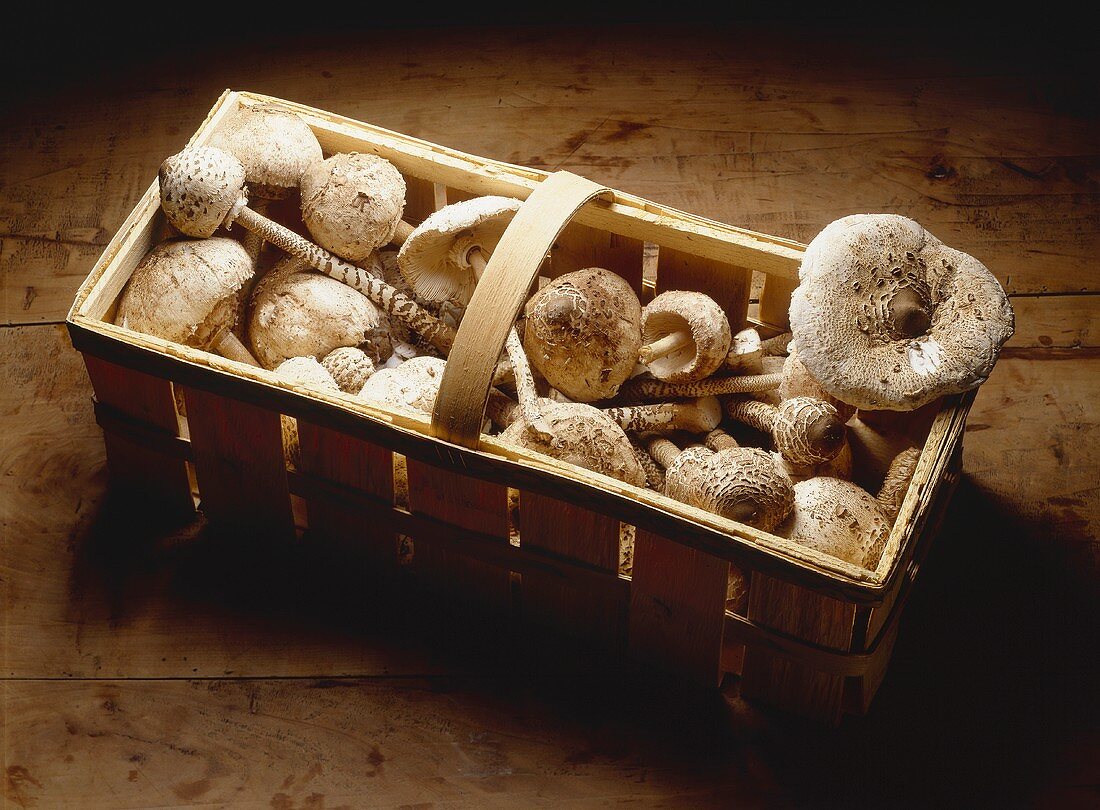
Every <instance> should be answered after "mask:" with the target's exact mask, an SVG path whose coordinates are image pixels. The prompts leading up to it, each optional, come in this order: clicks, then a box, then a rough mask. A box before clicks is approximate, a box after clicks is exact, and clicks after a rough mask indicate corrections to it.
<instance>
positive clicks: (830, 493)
mask: <svg viewBox="0 0 1100 810" xmlns="http://www.w3.org/2000/svg"><path fill="white" fill-rule="evenodd" d="M776 534H778V535H780V536H782V537H787V538H789V539H791V540H793V541H794V542H796V543H799V544H800V545H803V546H806V547H807V548H812V549H816V550H818V551H821V552H823V553H825V554H831V555H832V556H834V557H837V558H839V559H841V560H844V561H845V562H849V563H851V564H852V565H858V566H861V567H863V568H873V567H874V566H876V565H878V560H879V557H881V556H882V550H883V549H884V548H885V547H886V540H887V538H888V537H889V536H890V524H889V523H888V522H887V521H886V519H885V518H884V517H883V515H882V511H881V510H880V509H879V505H878V501H876V500H875V499H874V498H873V497H871V495H870V494H869V493H868V492H867V491H866V490H864V489H862V488H861V487H858V486H856V485H855V484H853V483H851V482H850V481H842V480H841V479H839V478H810V479H808V480H806V481H800V482H799V483H797V484H795V485H794V511H793V512H791V515H790V517H788V518H787V520H785V521H784V522H783V524H782V525H781V526H780V527H779V528H778V529H777V531H776Z"/></svg>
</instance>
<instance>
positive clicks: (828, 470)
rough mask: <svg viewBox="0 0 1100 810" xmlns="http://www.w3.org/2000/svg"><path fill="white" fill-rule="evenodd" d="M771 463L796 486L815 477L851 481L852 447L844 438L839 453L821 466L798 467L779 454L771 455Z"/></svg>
mask: <svg viewBox="0 0 1100 810" xmlns="http://www.w3.org/2000/svg"><path fill="white" fill-rule="evenodd" d="M772 461H774V462H775V466H776V469H778V470H780V471H781V472H783V473H785V474H786V476H787V477H788V478H790V479H791V480H792V481H793V482H794V483H796V484H797V483H798V482H799V481H805V480H806V479H807V478H814V477H816V476H821V477H824V478H843V479H844V480H845V481H851V480H852V446H851V444H849V443H848V440H847V438H845V440H844V444H842V445H841V446H840V452H839V453H837V454H836V455H835V456H833V457H832V458H831V459H829V460H828V461H823V462H822V463H821V464H816V465H814V464H810V465H806V466H799V465H797V464H792V463H791V462H789V461H787V459H785V458H783V454H782V453H779V452H774V453H772Z"/></svg>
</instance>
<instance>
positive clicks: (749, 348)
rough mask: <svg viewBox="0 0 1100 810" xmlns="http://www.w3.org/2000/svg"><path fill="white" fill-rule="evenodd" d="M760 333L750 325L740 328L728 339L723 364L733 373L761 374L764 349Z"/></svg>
mask: <svg viewBox="0 0 1100 810" xmlns="http://www.w3.org/2000/svg"><path fill="white" fill-rule="evenodd" d="M762 345H763V344H762V341H761V340H760V333H759V332H757V331H756V330H755V329H753V328H752V327H751V326H750V327H749V328H748V329H742V330H741V331H740V332H738V333H737V334H736V335H734V336H733V339H732V340H731V341H730V350H729V353H728V354H727V355H726V362H725V366H726V368H727V369H729V370H730V371H732V372H733V373H734V374H762V373H763V371H764V363H763V359H764V350H763V348H762Z"/></svg>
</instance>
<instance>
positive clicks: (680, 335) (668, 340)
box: [638, 330, 695, 365]
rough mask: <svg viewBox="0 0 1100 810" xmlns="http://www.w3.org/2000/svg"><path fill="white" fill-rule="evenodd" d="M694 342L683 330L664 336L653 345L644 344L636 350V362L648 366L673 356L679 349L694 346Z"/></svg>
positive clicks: (688, 333)
mask: <svg viewBox="0 0 1100 810" xmlns="http://www.w3.org/2000/svg"><path fill="white" fill-rule="evenodd" d="M694 343H695V341H694V339H693V338H692V337H691V333H690V332H687V331H685V330H680V331H677V332H672V333H670V334H668V335H665V336H664V337H663V338H661V339H660V340H655V341H653V343H646V344H645V345H643V346H642V348H641V349H639V350H638V360H639V361H640V362H642V363H644V364H645V365H649V364H650V363H652V362H653V361H654V360H657V359H659V358H661V357H668V356H669V355H670V354H675V353H676V352H678V351H680V350H681V349H686V348H687V347H688V346H691V345H692V344H694Z"/></svg>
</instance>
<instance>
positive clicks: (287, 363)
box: [275, 357, 340, 393]
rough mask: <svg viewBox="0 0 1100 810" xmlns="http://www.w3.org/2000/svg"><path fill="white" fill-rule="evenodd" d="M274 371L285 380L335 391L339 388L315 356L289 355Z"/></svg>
mask: <svg viewBox="0 0 1100 810" xmlns="http://www.w3.org/2000/svg"><path fill="white" fill-rule="evenodd" d="M275 373H276V374H277V375H278V376H280V377H282V378H283V379H285V380H290V381H291V382H295V383H298V384H299V385H306V386H309V387H310V388H319V389H321V390H322V391H332V392H333V393H335V392H336V391H339V390H340V388H339V387H338V386H337V384H336V380H334V379H333V378H332V375H331V374H329V372H328V369H327V368H325V367H324V366H323V365H321V364H320V363H318V362H317V358H316V357H291V358H288V359H286V360H284V361H283V362H281V363H279V365H278V366H276V367H275Z"/></svg>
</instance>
